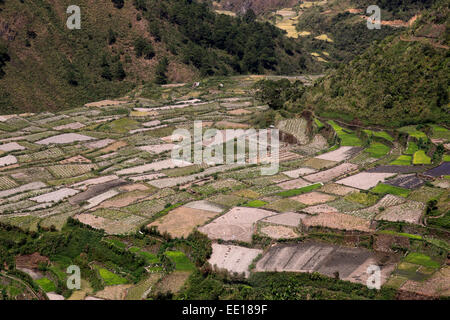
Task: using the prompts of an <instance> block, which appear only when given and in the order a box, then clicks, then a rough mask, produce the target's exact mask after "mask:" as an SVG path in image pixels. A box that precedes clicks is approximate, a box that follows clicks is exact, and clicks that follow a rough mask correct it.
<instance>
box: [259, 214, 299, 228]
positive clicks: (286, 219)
mask: <svg viewBox="0 0 450 320" xmlns="http://www.w3.org/2000/svg"><path fill="white" fill-rule="evenodd" d="M305 216H306V215H305V214H301V213H296V212H285V213H280V214H277V215H275V216H271V217H268V218H266V219H264V220H261V221H263V222H268V223H272V224H279V225H283V226H289V227H297V226H298V225H299V224H300V221H301V219H302V218H304V217H305Z"/></svg>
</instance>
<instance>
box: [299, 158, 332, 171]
mask: <svg viewBox="0 0 450 320" xmlns="http://www.w3.org/2000/svg"><path fill="white" fill-rule="evenodd" d="M337 164H338V162H336V161H329V160H322V159H316V158H311V159H308V160H306V161H305V162H304V163H303V166H306V167H310V168H313V169H316V170H321V169H324V168H329V167H333V166H335V165H337Z"/></svg>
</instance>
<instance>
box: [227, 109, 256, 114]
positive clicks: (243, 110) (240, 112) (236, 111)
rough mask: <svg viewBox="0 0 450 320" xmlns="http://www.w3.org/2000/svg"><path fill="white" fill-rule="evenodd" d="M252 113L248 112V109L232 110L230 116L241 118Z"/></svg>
mask: <svg viewBox="0 0 450 320" xmlns="http://www.w3.org/2000/svg"><path fill="white" fill-rule="evenodd" d="M251 113H252V112H251V111H250V110H246V109H235V110H231V111H228V114H231V115H233V116H240V115H243V114H251Z"/></svg>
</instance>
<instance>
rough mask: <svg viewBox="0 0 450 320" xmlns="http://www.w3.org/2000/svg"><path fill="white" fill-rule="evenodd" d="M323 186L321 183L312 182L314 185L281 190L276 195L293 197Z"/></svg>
mask: <svg viewBox="0 0 450 320" xmlns="http://www.w3.org/2000/svg"><path fill="white" fill-rule="evenodd" d="M321 186H322V184H321V183H316V184H312V185H309V186H306V187H302V188H297V189H291V190H286V191H281V192H279V193H277V194H276V195H277V196H280V197H283V198H287V197H293V196H298V195H300V194H304V193H307V192H310V191H313V190H315V189H318V188H320V187H321Z"/></svg>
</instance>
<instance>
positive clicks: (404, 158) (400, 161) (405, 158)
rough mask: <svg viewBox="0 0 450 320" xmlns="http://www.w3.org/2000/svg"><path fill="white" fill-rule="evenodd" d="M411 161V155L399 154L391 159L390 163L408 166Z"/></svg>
mask: <svg viewBox="0 0 450 320" xmlns="http://www.w3.org/2000/svg"><path fill="white" fill-rule="evenodd" d="M411 161H412V157H411V156H406V155H401V156H399V157H398V158H397V159H395V160H394V161H392V162H391V163H390V164H392V165H396V166H409V165H410V164H411Z"/></svg>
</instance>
